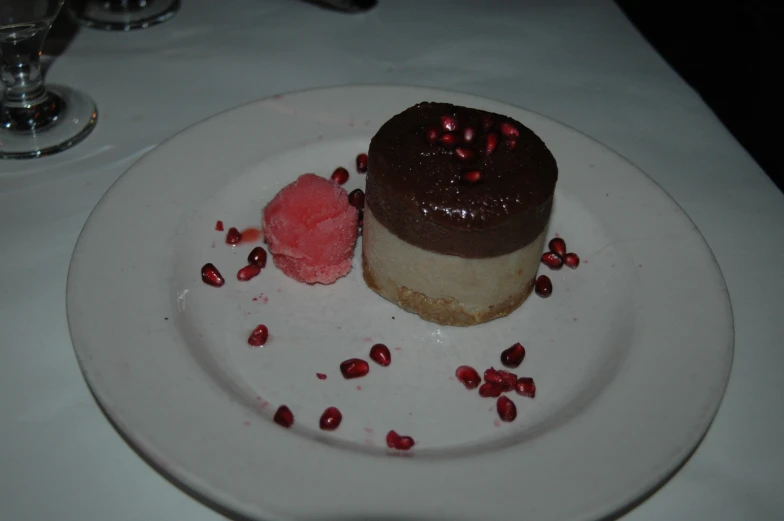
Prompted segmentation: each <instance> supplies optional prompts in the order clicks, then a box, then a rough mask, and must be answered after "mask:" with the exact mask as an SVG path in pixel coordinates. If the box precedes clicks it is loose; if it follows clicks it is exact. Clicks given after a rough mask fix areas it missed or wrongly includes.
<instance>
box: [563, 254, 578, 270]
mask: <svg viewBox="0 0 784 521" xmlns="http://www.w3.org/2000/svg"><path fill="white" fill-rule="evenodd" d="M564 264H566V265H567V266H569V267H570V268H572V269H575V268H576V267H577V266H579V265H580V257H578V256H577V254H576V253H567V254H566V255H564Z"/></svg>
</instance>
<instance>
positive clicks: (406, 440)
mask: <svg viewBox="0 0 784 521" xmlns="http://www.w3.org/2000/svg"><path fill="white" fill-rule="evenodd" d="M413 446H414V438H412V437H411V436H401V435H400V434H398V433H396V432H395V431H389V432H388V433H387V447H389V448H390V449H397V450H408V449H410V448H411V447H413Z"/></svg>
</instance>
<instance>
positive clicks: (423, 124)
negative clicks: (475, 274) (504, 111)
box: [365, 103, 558, 258]
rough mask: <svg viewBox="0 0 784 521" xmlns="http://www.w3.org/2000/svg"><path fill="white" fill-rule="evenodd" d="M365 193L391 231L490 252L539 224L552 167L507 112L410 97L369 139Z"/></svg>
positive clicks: (525, 239) (532, 234) (415, 240)
mask: <svg viewBox="0 0 784 521" xmlns="http://www.w3.org/2000/svg"><path fill="white" fill-rule="evenodd" d="M368 156H369V163H368V174H367V181H366V183H367V184H366V187H365V191H366V201H367V205H368V207H369V208H370V211H371V212H373V216H374V217H375V218H376V219H377V220H378V221H379V222H380V223H381V224H382V225H384V226H385V227H386V228H387V229H388V230H390V231H391V232H392V233H394V234H395V235H397V236H398V237H399V238H400V239H402V240H404V241H406V242H408V243H410V244H413V245H415V246H418V247H421V248H424V249H426V250H430V251H433V252H436V253H444V254H450V255H458V256H461V257H470V258H482V257H496V256H499V255H503V254H506V253H510V252H512V251H515V250H517V249H519V248H521V247H523V246H525V245H527V244H528V243H530V242H531V241H533V240H534V239H535V238H536V237H537V236H538V235H539V234H540V233H541V232H542V231H543V230H544V228H545V226H547V220H548V219H549V217H550V210H551V207H552V200H553V191H554V190H555V183H556V181H557V179H558V166H557V164H556V162H555V158H554V157H553V155H552V153H551V152H550V151H549V150H548V149H547V147H546V146H545V144H544V142H542V140H541V139H539V137H538V136H537V135H536V134H534V133H533V131H531V130H530V129H529V128H527V127H525V126H523V125H522V124H521V123H520V122H519V121H515V120H514V119H512V118H509V117H507V116H502V115H500V114H494V113H491V112H485V111H481V110H477V109H471V108H466V107H460V106H456V105H450V104H447V103H420V104H418V105H415V106H413V107H411V108H409V109H407V110H405V111H404V112H402V113H400V114H398V115H396V116H394V117H393V118H392V119H390V120H389V121H387V122H386V123H384V125H383V126H382V127H381V128H380V129H379V131H378V132H377V133H376V135H375V136H374V137H373V139H372V140H371V142H370V149H369V153H368Z"/></svg>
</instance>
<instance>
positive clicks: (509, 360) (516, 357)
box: [501, 342, 525, 367]
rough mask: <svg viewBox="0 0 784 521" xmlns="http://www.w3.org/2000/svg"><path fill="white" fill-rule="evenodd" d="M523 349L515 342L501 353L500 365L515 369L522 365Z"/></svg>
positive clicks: (521, 345)
mask: <svg viewBox="0 0 784 521" xmlns="http://www.w3.org/2000/svg"><path fill="white" fill-rule="evenodd" d="M523 358H525V348H524V347H523V344H521V343H520V342H515V343H514V344H512V346H511V347H507V348H506V349H504V350H503V351H502V352H501V363H502V364H504V365H505V366H506V367H517V366H519V365H520V364H522V363H523Z"/></svg>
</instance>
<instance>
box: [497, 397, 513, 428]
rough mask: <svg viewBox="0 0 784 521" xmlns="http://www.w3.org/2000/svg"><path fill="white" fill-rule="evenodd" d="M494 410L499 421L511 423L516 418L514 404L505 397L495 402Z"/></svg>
mask: <svg viewBox="0 0 784 521" xmlns="http://www.w3.org/2000/svg"><path fill="white" fill-rule="evenodd" d="M495 408H496V410H497V411H498V417H499V418H501V421H505V422H511V421H514V419H515V418H517V407H516V406H515V404H514V402H513V401H512V400H510V399H509V398H507V397H506V396H501V397H500V398H498V401H497V402H495Z"/></svg>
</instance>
